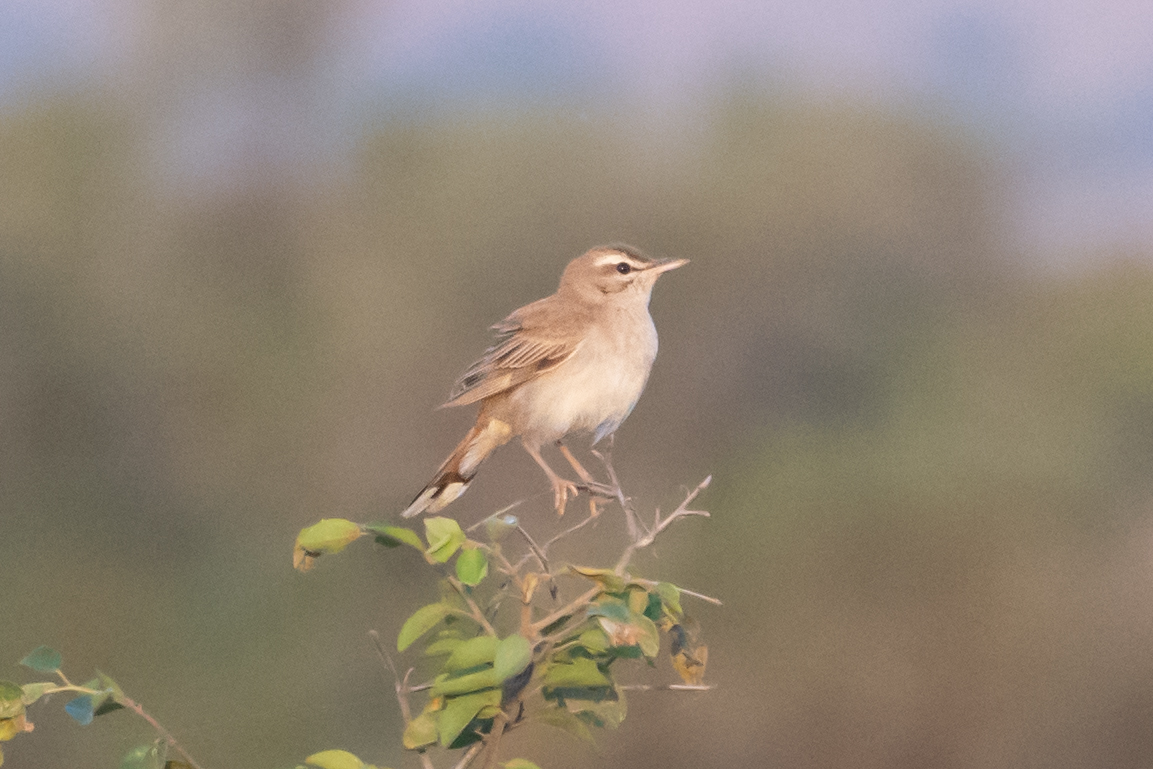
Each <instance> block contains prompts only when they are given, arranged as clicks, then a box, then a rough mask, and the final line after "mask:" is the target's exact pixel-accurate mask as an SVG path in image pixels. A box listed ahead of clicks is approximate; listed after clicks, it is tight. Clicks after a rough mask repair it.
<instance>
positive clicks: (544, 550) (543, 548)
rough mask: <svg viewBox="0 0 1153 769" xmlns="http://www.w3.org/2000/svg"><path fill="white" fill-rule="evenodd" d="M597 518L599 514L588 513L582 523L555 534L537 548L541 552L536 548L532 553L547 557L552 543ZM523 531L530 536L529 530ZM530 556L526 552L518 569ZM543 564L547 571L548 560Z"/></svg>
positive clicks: (542, 557) (518, 563)
mask: <svg viewBox="0 0 1153 769" xmlns="http://www.w3.org/2000/svg"><path fill="white" fill-rule="evenodd" d="M597 518H598V516H595V515H591V514H590V515H588V516H587V517H585V518H584V519H583V520H581V522H580V523H578V524H575V525H573V526H570V527H568V528H567V529H565V530H564V531H562V532H560V533H559V534H557V535H555V536H553V537H552V538H551V539H550V540H548V541H547V542H545V543H544V544H543V545H541V546H540V547H539V548H537V550H539V551H540V552H539V553H537V552H536V550H534V551H533V553H532V555H536V556H537V560H541V559H547V557H548V551H549V548H550V547H552V545H553V544H554V543H556V542H559V541H560V540H562V539H564V538H565V537H567V536H568V535H570V534H572V533H573V532H576V531H579V530H580V529H583V528H584V527H585V526H588V525H589V524H590V523H592V522H593V521H595V520H597ZM517 528H518V529H520V528H521V527H519V526H518V527H517ZM522 533H523V534H524V535H525V537H528V533H527V532H522ZM530 541H531V540H530ZM533 544H535V543H533ZM529 557H530V556H529V554H528V553H526V554H525V556H524V557H523V558H521V559H520V561H518V562H517V565H516V568H517V570H518V571H519V570H520V567H522V566H524V564H525V562H526V561H527V560H528V559H529ZM542 566H544V570H545V572H546V573H547V572H548V571H549V569H548V564H547V560H546V561H544V562H543V563H542Z"/></svg>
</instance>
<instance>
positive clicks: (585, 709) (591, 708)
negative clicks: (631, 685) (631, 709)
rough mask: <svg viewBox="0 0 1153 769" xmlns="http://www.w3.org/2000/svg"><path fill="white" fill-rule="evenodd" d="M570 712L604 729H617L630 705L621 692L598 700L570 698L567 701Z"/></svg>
mask: <svg viewBox="0 0 1153 769" xmlns="http://www.w3.org/2000/svg"><path fill="white" fill-rule="evenodd" d="M565 704H566V705H567V707H568V709H569V711H570V712H573V713H576V715H577V716H578V717H580V718H581V720H583V721H585V722H586V723H590V724H592V725H593V726H596V727H598V728H601V729H604V728H609V729H616V728H617V727H618V726H620V725H621V722H622V721H624V720H625V716H626V715H627V714H628V705H627V703H625V700H624V697H621V696H620V694H619V692H616V691H614V692H612V693H611V696H608V697H605V698H603V699H600V700H596V701H589V700H577V699H568V700H566V701H565Z"/></svg>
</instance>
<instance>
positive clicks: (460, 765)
mask: <svg viewBox="0 0 1153 769" xmlns="http://www.w3.org/2000/svg"><path fill="white" fill-rule="evenodd" d="M483 747H484V743H483V742H476V743H473V745H472V747H470V748H469V749H468V750H466V751H465V752H464V755H463V756H461V757H460V760H459V761H457V762H456V764H455V765H454V766H453V767H452V769H466V767H467V766H468V765H469V764H471V763H472V760H473V759H474V758H476V757H477V756H478V755H480V751H481V749H482V748H483Z"/></svg>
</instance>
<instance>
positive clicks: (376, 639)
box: [368, 630, 436, 769]
mask: <svg viewBox="0 0 1153 769" xmlns="http://www.w3.org/2000/svg"><path fill="white" fill-rule="evenodd" d="M368 637H369V638H371V639H372V643H373V645H375V646H376V653H377V654H379V655H380V661H381V662H382V663H384V666H385V667H386V668H388V670H389V671H390V672H391V673H392V677H393V679H394V680H395V682H396V701H397V703H399V705H400V715H401V718H403V719H404V725H405V726H406V727H407V726H408V724H409V722H410V721H412V711H411V710H410V709H409V707H408V694H409V693H410V692H413V691H416V689H413V688H411V687H409V685H408V677H409V676H411V675H412V670H413V669H412V668H409V669H408V671H407V672H406V673H405V674H404V678H403V679H402V678H401V677H400V675H399V674H398V672H397V669H396V665H394V664H392V657H389V656H388V652H386V651H385V650H384V644H382V643H381V642H380V633H378V632H376V631H375V630H369V631H368ZM419 755H420V765H421V767H422V769H436V767H435V766H434V765H433V763H432V759H431V758H430V757H429V756H428V754H427V753H425V752H424V751H421V752H420V754H419Z"/></svg>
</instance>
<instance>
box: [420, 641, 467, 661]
mask: <svg viewBox="0 0 1153 769" xmlns="http://www.w3.org/2000/svg"><path fill="white" fill-rule="evenodd" d="M462 643H464V641H462V640H461V639H459V638H438V639H436V640H435V641H433V642H432V643H430V644H429V645H428V646H426V647H424V656H426V657H436V656H439V655H441V654H452V653H453V652H454V651H456V649H457V647H458V646H460V645H461V644H462Z"/></svg>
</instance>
